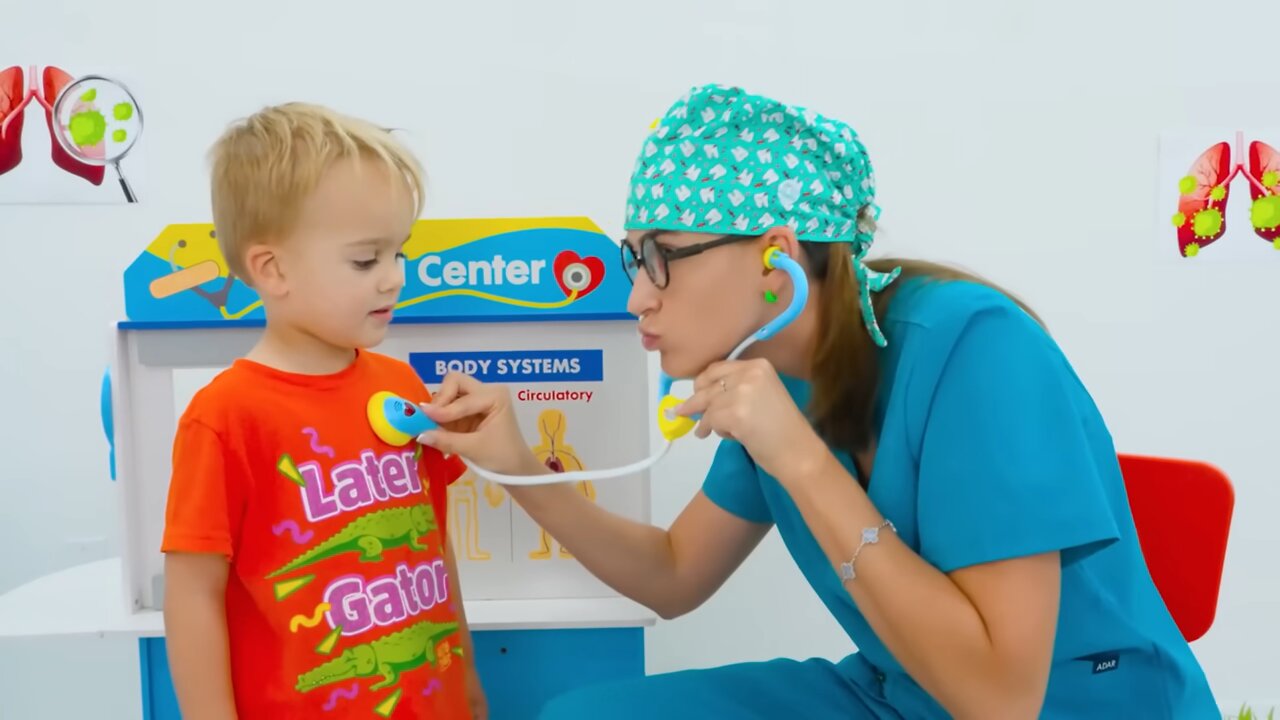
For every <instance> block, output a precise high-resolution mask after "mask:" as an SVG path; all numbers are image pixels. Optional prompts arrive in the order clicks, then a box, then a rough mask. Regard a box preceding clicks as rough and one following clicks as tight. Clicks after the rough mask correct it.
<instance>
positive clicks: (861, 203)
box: [625, 85, 900, 346]
mask: <svg viewBox="0 0 1280 720" xmlns="http://www.w3.org/2000/svg"><path fill="white" fill-rule="evenodd" d="M630 188H631V190H630V195H629V197H628V199H627V212H626V225H625V226H626V229H627V230H642V231H643V230H664V231H671V232H697V233H714V234H726V235H761V234H764V233H765V232H767V231H768V230H770V229H772V228H775V227H778V226H781V225H788V226H790V227H791V229H792V230H794V231H795V234H796V237H797V238H798V239H799V240H802V241H809V242H843V243H850V244H851V247H852V252H853V256H854V263H853V266H854V272H855V274H856V276H857V281H858V287H859V293H860V295H861V298H860V300H861V305H862V315H863V322H864V323H865V324H866V326H867V331H868V332H869V333H870V334H871V337H872V338H873V339H874V340H875V342H876V344H877V345H880V346H884V345H885V339H884V335H883V333H881V331H880V328H879V326H878V325H877V323H876V319H875V314H874V312H873V310H872V306H871V293H872V292H879V291H880V290H883V289H884V288H885V287H887V286H888V285H889V283H891V282H893V280H894V278H896V277H897V276H898V273H899V270H900V269H898V268H895V269H894V270H893V271H892V272H889V273H879V272H876V271H874V270H871V269H870V268H869V267H867V265H866V263H865V262H864V258H865V256H866V254H867V251H868V250H870V248H871V243H872V241H873V239H874V238H873V235H872V224H871V223H861V224H860V223H859V217H860V213H862V217H870V218H871V219H872V220H875V219H877V218H879V216H880V209H879V207H878V206H877V205H876V203H875V194H876V193H875V174H874V173H873V171H872V169H871V160H870V158H869V157H868V156H867V149H866V147H865V146H863V144H862V141H861V140H860V139H859V138H858V134H857V133H856V132H854V130H853V128H851V127H849V126H848V125H846V124H845V123H843V122H841V121H839V120H834V119H831V118H827V117H824V116H822V115H819V114H818V113H816V112H813V111H812V110H808V109H806V108H803V107H797V106H793V105H786V104H784V103H781V102H779V101H777V100H772V99H770V98H767V97H762V96H760V95H753V94H750V93H748V92H746V91H745V90H743V89H741V88H737V87H726V86H722V85H702V86H698V87H695V88H693V89H691V90H690V91H689V92H688V93H687V94H686V95H685V96H684V97H682V98H680V99H679V100H678V101H676V103H675V104H674V105H672V106H671V108H670V109H669V110H667V112H666V114H665V115H664V116H663V117H662V118H661V119H660V120H658V121H657V123H656V124H655V126H654V127H653V130H652V132H651V133H650V134H649V137H648V138H646V139H645V142H644V146H643V148H642V149H641V151H640V157H639V159H638V160H637V162H636V166H635V171H634V172H633V173H632V177H631V185H630ZM864 208H865V209H864Z"/></svg>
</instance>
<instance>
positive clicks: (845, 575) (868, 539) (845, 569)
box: [840, 520, 898, 582]
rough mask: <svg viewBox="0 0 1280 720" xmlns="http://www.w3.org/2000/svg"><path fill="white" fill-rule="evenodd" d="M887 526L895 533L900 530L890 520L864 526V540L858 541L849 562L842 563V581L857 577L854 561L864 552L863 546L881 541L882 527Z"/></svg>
mask: <svg viewBox="0 0 1280 720" xmlns="http://www.w3.org/2000/svg"><path fill="white" fill-rule="evenodd" d="M886 527H887V528H889V529H890V530H892V531H894V532H895V533H896V532H898V528H896V527H894V526H893V523H891V522H889V521H888V520H885V521H884V522H882V523H880V525H879V526H878V527H869V528H863V530H862V542H860V543H858V549H857V550H854V551H853V557H851V558H849V562H844V563H840V581H841V582H848V581H850V580H852V579H854V578H855V577H857V573H855V572H854V571H853V563H854V562H856V561H857V560H858V556H859V555H861V554H862V548H864V547H866V546H868V545H875V544H876V543H878V542H880V529H881V528H886Z"/></svg>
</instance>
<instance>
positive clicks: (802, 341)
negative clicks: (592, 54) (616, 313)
mask: <svg viewBox="0 0 1280 720" xmlns="http://www.w3.org/2000/svg"><path fill="white" fill-rule="evenodd" d="M877 214H878V210H877V207H876V204H875V185H874V177H873V173H872V168H871V163H870V161H869V159H868V156H867V151H866V148H865V147H864V146H863V144H862V143H861V141H860V140H859V138H858V136H857V134H856V133H855V132H854V131H853V130H852V129H851V128H850V127H849V126H848V125H846V124H844V123H842V122H840V121H838V120H834V119H831V118H827V117H824V116H822V115H819V114H817V113H815V112H812V111H810V110H807V109H804V108H800V107H793V106H788V105H786V104H783V103H781V102H778V101H776V100H772V99H769V98H765V97H760V96H757V95H752V94H749V93H746V92H744V91H743V90H741V89H738V88H731V87H721V86H715V85H709V86H702V87H697V88H694V89H693V90H691V91H690V92H689V93H688V94H687V95H686V96H685V97H683V98H681V99H680V100H679V101H678V102H676V103H675V104H674V105H673V106H672V107H671V109H670V110H669V111H668V112H667V114H666V115H665V117H664V118H663V119H662V120H660V121H659V122H658V123H657V125H656V126H655V127H654V129H653V131H652V133H651V134H650V136H649V137H648V138H647V139H646V141H645V142H644V145H643V147H642V149H641V152H640V156H639V159H638V161H637V164H636V167H635V170H634V173H633V176H632V179H631V183H630V192H629V194H628V199H627V214H626V229H627V236H626V238H625V240H624V241H623V245H622V255H623V261H624V264H625V266H626V270H627V272H628V274H629V275H630V276H631V277H632V282H633V285H634V287H633V289H632V292H631V296H630V300H629V310H630V311H631V312H632V313H634V314H635V315H636V316H637V317H639V318H640V321H639V329H640V334H641V338H642V342H643V344H644V346H645V348H646V349H648V350H651V351H657V352H659V353H660V354H661V358H662V368H663V370H664V371H666V372H667V373H668V374H670V375H672V376H674V377H688V378H695V381H694V393H693V395H692V396H690V397H689V398H688V400H687V401H685V402H684V404H683V405H682V406H681V407H680V409H679V410H678V414H680V415H684V416H691V417H697V416H699V415H700V416H701V417H700V420H699V423H698V425H697V429H696V430H695V432H696V434H697V435H699V436H700V437H706V436H707V435H709V434H711V433H715V434H717V435H718V436H720V437H721V438H722V439H721V441H720V446H719V448H718V450H717V452H716V455H715V460H714V462H713V463H712V466H711V469H710V470H709V471H708V473H707V476H706V480H705V482H704V483H703V486H702V489H701V491H700V492H699V493H698V494H697V495H696V496H695V497H694V498H693V499H692V500H691V501H690V502H689V504H688V506H687V507H686V508H685V509H684V511H683V512H682V513H681V514H680V516H679V517H678V518H676V520H675V522H674V523H672V525H671V527H670V528H667V529H662V528H657V527H652V526H649V525H645V524H642V523H637V522H635V521H632V520H630V519H626V518H623V517H620V516H618V515H616V514H613V513H611V512H609V511H607V510H605V509H602V508H600V507H598V506H597V505H595V504H593V503H591V502H590V501H588V500H587V499H586V498H584V497H583V496H582V495H581V494H579V493H578V492H576V491H575V489H574V488H573V486H572V485H569V484H562V485H542V486H531V487H510V488H508V489H509V491H510V492H511V494H512V496H513V497H515V498H516V499H517V500H518V501H519V502H520V503H521V505H522V506H523V507H524V508H525V510H526V511H527V512H528V513H529V514H530V515H531V516H532V517H533V519H534V520H536V521H537V522H538V523H539V524H540V525H541V526H542V527H544V528H546V529H547V530H548V531H549V532H550V533H551V534H552V535H553V536H555V537H556V538H557V539H558V540H559V541H560V542H561V543H563V545H564V546H565V547H566V548H568V549H569V550H570V551H571V552H572V553H573V554H574V556H575V557H576V558H577V559H578V560H579V561H580V562H581V563H582V564H583V565H584V566H585V567H586V568H587V569H588V570H590V571H591V572H592V573H594V574H595V575H596V576H598V577H599V578H600V579H601V580H603V581H604V582H606V583H607V584H609V585H610V586H611V587H613V588H615V589H616V590H617V591H618V592H620V593H622V594H624V595H626V596H628V597H630V598H632V599H634V600H635V601H637V602H639V603H642V604H644V605H646V606H648V607H650V608H652V609H653V610H654V611H655V612H657V613H658V614H660V615H661V616H662V617H664V618H673V617H676V616H678V615H682V614H684V613H687V612H689V611H691V610H693V609H694V608H697V607H698V606H699V605H701V604H702V603H703V602H704V601H705V600H706V599H707V598H708V597H710V596H711V595H712V593H714V592H715V591H716V589H717V588H719V587H720V585H721V584H722V583H723V582H724V581H725V579H726V578H728V577H729V575H730V574H731V573H733V571H734V570H735V569H736V568H737V567H738V566H739V565H740V564H741V563H742V561H743V560H744V559H745V558H746V557H747V556H748V555H749V554H750V553H751V552H752V550H753V549H754V548H755V547H756V545H757V544H758V543H759V542H760V540H761V539H762V538H763V537H764V536H765V534H766V533H767V532H768V531H769V529H770V528H771V527H777V529H778V531H779V533H780V534H781V537H782V539H783V541H784V542H785V543H786V546H787V548H788V550H789V551H790V553H791V556H792V558H793V559H794V560H795V562H796V564H797V566H798V567H799V568H800V570H801V571H802V572H803V574H804V576H805V577H806V578H807V580H808V582H809V583H810V585H812V587H813V589H814V590H815V591H816V592H817V594H818V596H819V597H820V598H821V599H822V601H823V603H824V604H825V605H826V607H827V609H828V610H829V611H830V612H831V614H832V615H833V616H834V617H835V619H836V620H837V621H838V622H839V624H840V625H841V627H842V628H843V629H844V631H845V632H846V633H847V634H848V636H849V639H850V641H851V643H852V644H853V645H856V647H857V652H853V653H851V654H850V655H849V656H848V657H847V658H845V659H844V660H841V661H839V662H835V663H832V662H829V661H826V660H821V659H812V660H808V661H803V662H797V661H793V660H789V659H778V660H773V661H770V662H757V663H746V664H738V665H729V666H726V667H721V668H715V669H707V670H691V671H683V672H674V673H668V674H662V675H654V676H649V677H644V678H641V679H636V680H630V681H625V682H621V683H616V684H604V685H599V686H594V687H590V688H587V689H583V690H578V691H575V692H573V693H570V694H568V695H565V696H563V697H560V698H558V699H556V700H554V701H552V702H551V703H549V704H548V706H547V707H546V708H544V711H543V717H544V718H549V719H555V720H562V719H568V718H611V719H612V718H659V717H664V716H665V717H669V718H769V719H771V720H772V719H774V718H792V717H795V718H912V719H914V718H943V717H961V718H1035V717H1043V718H1121V717H1143V718H1197V719H1199V718H1211V717H1219V716H1220V715H1219V714H1218V710H1217V708H1216V705H1215V703H1214V700H1213V697H1212V695H1211V693H1210V690H1209V687H1208V684H1207V682H1206V680H1205V677H1204V674H1203V672H1202V671H1201V669H1200V667H1199V666H1198V664H1197V662H1196V660H1195V658H1194V656H1193V655H1192V653H1191V650H1190V648H1189V647H1188V645H1187V643H1186V642H1185V640H1184V639H1183V638H1182V636H1181V634H1180V633H1179V631H1178V628H1177V627H1176V625H1175V624H1174V622H1173V620H1172V618H1171V617H1170V615H1169V613H1168V611H1167V610H1166V608H1165V606H1164V604H1163V602H1162V601H1161V599H1160V596H1159V594H1158V593H1157V591H1156V589H1155V586H1154V585H1153V584H1152V581H1151V578H1150V576H1149V574H1148V572H1147V570H1146V566H1145V564H1144V562H1143V558H1142V553H1141V550H1140V548H1139V544H1138V539H1137V536H1136V534H1135V531H1134V525H1133V520H1132V518H1131V516H1130V513H1129V508H1128V504H1127V500H1126V495H1125V489H1124V483H1123V480H1122V478H1121V475H1120V469H1119V466H1118V463H1117V458H1116V450H1115V448H1114V447H1113V445H1112V441H1111V437H1110V435H1109V433H1108V431H1107V428H1106V425H1105V424H1104V422H1103V419H1102V417H1101V416H1100V415H1099V412H1098V409H1097V407H1096V406H1095V405H1094V402H1093V400H1092V399H1091V398H1090V396H1089V393H1088V392H1087V391H1086V389H1085V388H1084V386H1083V385H1082V384H1081V382H1080V380H1079V378H1078V377H1077V376H1076V374H1075V373H1074V372H1073V370H1072V368H1071V365H1070V364H1069V363H1068V361H1067V359H1066V358H1065V357H1064V356H1063V354H1062V352H1061V351H1060V350H1059V348H1058V346H1057V345H1056V344H1055V343H1054V341H1053V340H1052V339H1051V338H1050V337H1049V335H1048V334H1047V333H1046V332H1045V331H1044V329H1043V328H1042V327H1041V325H1040V323H1039V322H1038V320H1037V318H1036V317H1035V316H1034V315H1033V314H1031V313H1030V311H1028V310H1027V309H1025V308H1024V307H1023V306H1021V305H1020V304H1019V303H1018V302H1017V301H1016V300H1013V299H1011V298H1010V297H1009V296H1008V295H1006V294H1005V293H1003V292H1001V291H1000V290H999V289H997V288H993V287H991V286H989V285H986V284H984V283H983V282H981V281H979V280H977V279H976V278H972V277H969V276H966V275H963V274H961V273H957V272H955V271H951V270H947V269H945V268H942V267H939V266H935V265H931V264H927V263H922V262H909V261H890V260H879V261H868V260H866V259H865V256H866V253H867V251H868V250H869V248H870V247H871V244H872V241H873V239H874V233H875V218H876V216H877ZM769 247H777V248H779V249H780V250H781V251H782V252H785V253H786V254H787V255H789V256H790V257H791V258H793V259H795V260H796V261H797V262H799V263H800V264H801V265H802V266H803V267H804V269H805V271H806V273H807V275H808V278H809V282H810V286H811V292H810V295H809V299H808V302H807V304H806V306H805V308H804V310H803V311H802V312H801V314H800V315H799V317H798V318H797V319H796V320H795V321H794V322H792V323H791V324H790V325H788V326H787V327H786V328H785V329H784V330H782V331H781V332H779V333H778V334H777V335H776V336H774V337H773V338H772V339H769V340H766V341H762V342H759V343H757V344H755V345H753V346H751V347H750V348H749V349H748V350H747V351H746V353H744V354H743V356H742V357H741V358H740V359H737V360H734V361H723V360H722V358H725V357H726V356H727V355H728V354H729V352H730V350H731V349H732V348H734V347H735V346H736V345H737V344H738V343H739V342H740V341H741V340H742V339H743V338H744V337H747V336H748V335H750V334H751V333H752V332H754V331H755V330H756V329H757V328H759V327H760V326H761V325H763V324H764V323H765V322H767V321H768V320H769V319H771V318H773V317H774V316H776V315H777V314H778V312H779V310H780V308H782V307H786V304H787V302H789V300H790V298H791V292H792V289H791V287H790V284H789V282H788V280H787V276H786V275H785V273H783V272H780V271H768V270H766V268H765V267H764V266H763V264H762V261H761V257H762V254H763V253H764V252H765V250H766V249H767V248H769ZM427 413H428V414H429V415H430V416H431V417H432V418H433V419H435V420H436V421H437V422H440V423H441V426H442V429H441V430H438V431H433V432H431V433H427V434H426V435H424V436H423V438H422V440H423V442H426V443H428V444H431V445H434V446H435V447H438V448H440V449H441V450H444V451H445V452H448V453H457V454H460V455H463V456H464V457H467V458H468V459H469V460H470V461H471V462H474V463H476V464H477V465H479V466H481V467H485V468H488V469H490V470H494V471H497V472H502V473H508V474H529V475H532V474H538V473H542V472H547V470H546V469H545V468H544V467H543V466H542V465H541V464H540V463H538V462H537V460H536V459H535V458H533V456H532V455H531V454H530V452H529V450H528V448H527V447H526V445H525V442H524V440H523V438H522V436H521V433H520V430H519V428H518V427H517V425H516V422H515V420H514V415H513V412H512V406H511V400H510V397H509V395H508V393H507V391H506V389H504V388H502V387H499V386H490V385H483V384H481V383H479V382H478V381H476V380H474V379H473V378H469V377H466V376H462V375H453V376H449V377H447V378H446V379H445V380H444V382H443V384H442V386H441V387H440V389H439V390H438V391H437V393H436V394H435V400H434V404H433V405H432V406H429V407H428V408H427ZM1188 530H1189V531H1190V530H1191V529H1188ZM851 649H852V648H851Z"/></svg>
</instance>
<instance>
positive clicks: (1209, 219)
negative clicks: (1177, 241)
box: [1191, 208, 1222, 238]
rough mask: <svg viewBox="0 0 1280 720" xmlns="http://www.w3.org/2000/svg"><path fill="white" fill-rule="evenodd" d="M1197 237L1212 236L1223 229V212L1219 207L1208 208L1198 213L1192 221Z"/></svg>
mask: <svg viewBox="0 0 1280 720" xmlns="http://www.w3.org/2000/svg"><path fill="white" fill-rule="evenodd" d="M1191 227H1192V228H1193V229H1194V230H1195V233H1196V237H1202V238H1203V237H1212V236H1214V235H1217V234H1218V231H1219V230H1221V229H1222V213H1220V212H1218V209H1217V208H1208V209H1207V210H1201V211H1200V212H1198V213H1196V216H1195V218H1194V219H1193V220H1192V221H1191Z"/></svg>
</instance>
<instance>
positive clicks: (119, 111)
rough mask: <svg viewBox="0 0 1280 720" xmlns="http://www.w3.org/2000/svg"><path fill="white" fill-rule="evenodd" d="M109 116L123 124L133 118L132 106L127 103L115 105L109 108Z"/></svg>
mask: <svg viewBox="0 0 1280 720" xmlns="http://www.w3.org/2000/svg"><path fill="white" fill-rule="evenodd" d="M111 115H112V116H113V117H115V119H117V120H119V121H121V122H124V121H125V120H128V119H129V118H131V117H133V105H132V104H130V103H127V102H122V103H116V106H115V107H113V108H111Z"/></svg>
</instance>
